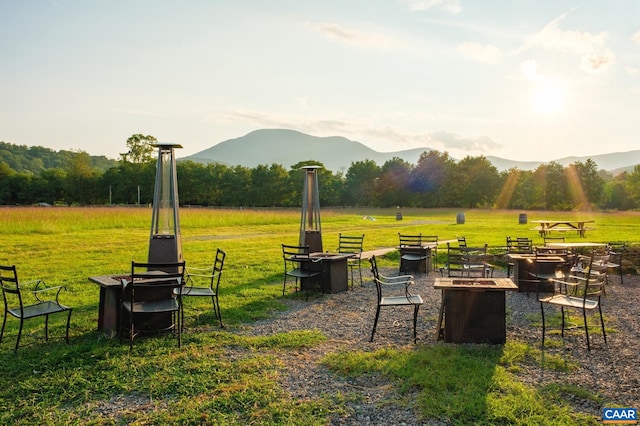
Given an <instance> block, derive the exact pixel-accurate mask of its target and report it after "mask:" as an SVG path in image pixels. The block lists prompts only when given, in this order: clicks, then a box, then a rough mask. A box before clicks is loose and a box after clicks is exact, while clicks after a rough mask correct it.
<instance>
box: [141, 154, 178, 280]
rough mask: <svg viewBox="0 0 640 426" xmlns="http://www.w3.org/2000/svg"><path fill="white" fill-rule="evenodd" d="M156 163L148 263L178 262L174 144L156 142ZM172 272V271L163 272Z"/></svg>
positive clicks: (176, 185)
mask: <svg viewBox="0 0 640 426" xmlns="http://www.w3.org/2000/svg"><path fill="white" fill-rule="evenodd" d="M153 146H157V147H158V163H157V164H156V184H155V189H154V191H153V217H152V219H151V237H150V239H149V263H170V262H181V261H182V241H181V239H180V217H179V215H178V207H179V204H178V179H177V174H176V159H175V156H174V153H173V150H174V149H175V148H182V146H181V145H178V144H170V143H160V144H155V145H153ZM166 272H172V271H166Z"/></svg>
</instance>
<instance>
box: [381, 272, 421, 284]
mask: <svg viewBox="0 0 640 426" xmlns="http://www.w3.org/2000/svg"><path fill="white" fill-rule="evenodd" d="M379 275H380V279H381V281H387V284H401V283H403V282H405V281H411V282H413V280H414V276H413V275H397V276H395V277H387V276H385V275H382V274H379Z"/></svg>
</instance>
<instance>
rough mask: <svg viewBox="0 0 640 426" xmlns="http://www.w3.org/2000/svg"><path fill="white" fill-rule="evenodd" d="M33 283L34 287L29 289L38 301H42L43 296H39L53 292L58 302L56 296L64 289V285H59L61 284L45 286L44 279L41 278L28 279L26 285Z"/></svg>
mask: <svg viewBox="0 0 640 426" xmlns="http://www.w3.org/2000/svg"><path fill="white" fill-rule="evenodd" d="M33 283H35V284H36V285H35V288H33V289H32V290H29V291H30V292H31V294H33V295H34V297H35V298H36V300H37V301H38V302H44V301H45V300H44V298H41V296H43V295H46V294H53V293H55V295H56V296H55V298H56V299H55V300H56V302H58V297H59V295H60V292H61V291H62V289H65V290H66V287H64V286H61V285H56V286H51V287H45V286H46V283H45V282H44V280H42V279H38V280H33V281H28V282H27V283H26V285H27V286H29V285H31V284H33Z"/></svg>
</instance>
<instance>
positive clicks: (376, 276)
mask: <svg viewBox="0 0 640 426" xmlns="http://www.w3.org/2000/svg"><path fill="white" fill-rule="evenodd" d="M369 262H370V263H371V275H373V282H374V283H375V285H376V294H377V297H378V305H379V304H380V303H381V302H382V281H380V272H378V261H377V260H376V256H375V255H373V256H371V257H370V258H369Z"/></svg>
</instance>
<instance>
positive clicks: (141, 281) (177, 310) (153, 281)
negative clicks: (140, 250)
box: [120, 261, 185, 349]
mask: <svg viewBox="0 0 640 426" xmlns="http://www.w3.org/2000/svg"><path fill="white" fill-rule="evenodd" d="M184 273H185V262H184V261H182V262H169V263H140V262H131V276H130V277H129V279H128V280H127V279H122V300H121V304H120V306H121V312H120V328H121V330H120V341H122V338H123V335H124V334H125V333H124V332H125V331H126V332H127V333H128V336H129V349H132V348H133V339H134V338H135V337H136V336H138V335H139V334H141V333H158V332H162V331H168V332H172V333H173V334H174V335H175V336H177V340H178V347H180V346H181V345H182V335H181V331H182V322H181V321H182V318H181V316H182V315H181V314H182V307H181V305H182V290H183V287H184Z"/></svg>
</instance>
